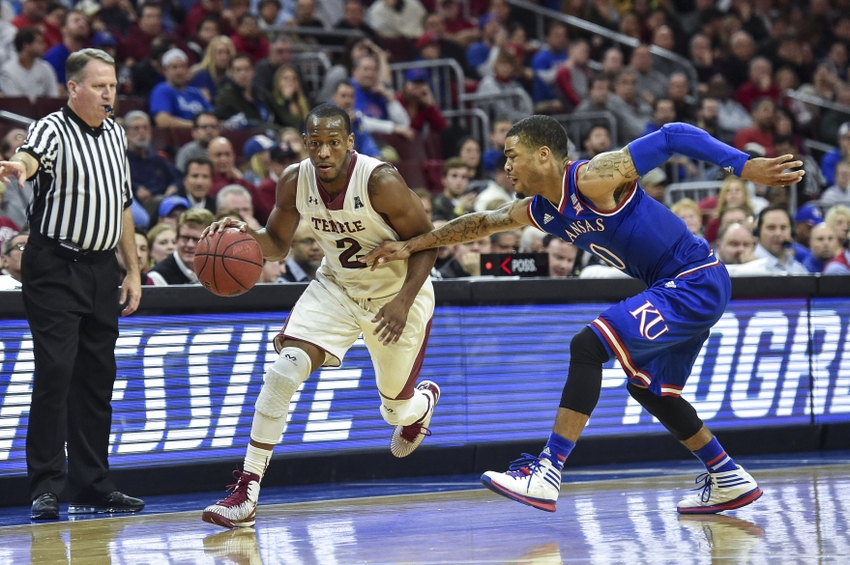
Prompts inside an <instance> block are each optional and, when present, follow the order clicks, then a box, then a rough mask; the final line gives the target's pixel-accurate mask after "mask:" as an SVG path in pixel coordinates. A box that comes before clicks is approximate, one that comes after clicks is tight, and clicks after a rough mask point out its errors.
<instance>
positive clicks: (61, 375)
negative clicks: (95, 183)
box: [21, 236, 120, 502]
mask: <svg viewBox="0 0 850 565" xmlns="http://www.w3.org/2000/svg"><path fill="white" fill-rule="evenodd" d="M41 239H42V238H39V239H38V240H37V241H36V242H34V241H33V237H32V236H31V237H30V241H29V242H27V248H26V250H25V252H24V254H23V258H22V264H21V270H22V283H23V285H22V286H23V288H22V292H23V299H24V308H25V310H26V314H27V320H28V321H29V325H30V331H31V332H32V337H33V351H34V357H35V371H34V374H33V385H32V404H31V406H30V413H29V423H28V425H27V443H26V454H27V475H28V477H29V485H30V495H31V497H32V499H33V500H35V499H36V498H37V497H38V496H40V495H42V494H44V493H45V492H52V493H55V494H57V495H60V496H61V495H62V494H63V489H65V488H67V490H65V496H67V497H68V498H69V499H70V500H71V501H73V502H89V501H97V500H99V499H100V498H102V497H103V496H105V495H107V494H109V493H111V492H112V491H114V490H115V486H114V485H113V484H112V482H111V481H110V479H109V478H108V477H107V471H108V469H109V463H108V452H109V431H110V426H111V423H112V405H111V401H112V388H113V385H114V383H115V375H116V364H115V342H116V340H117V338H118V301H119V298H120V294H119V289H118V262H117V259H116V257H115V253H114V252H103V253H100V254H98V255H96V257H95V258H94V259H91V258H84V259H83V260H79V261H70V260H68V259H64V258H62V257H58V256H56V254H55V253H54V249H53V247H52V246H51V245H49V244H45V242H44V241H42V240H41ZM66 441H67V446H68V455H67V484H66V457H65V443H66Z"/></svg>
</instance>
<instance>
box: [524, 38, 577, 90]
mask: <svg viewBox="0 0 850 565" xmlns="http://www.w3.org/2000/svg"><path fill="white" fill-rule="evenodd" d="M568 43H569V37H568V36H567V26H566V25H565V24H564V23H563V22H552V23H551V24H549V30H548V31H547V33H546V46H545V47H544V48H543V49H541V50H540V51H538V52H537V53H535V54H534V57H532V58H531V69H532V70H533V71H534V89H533V92H532V100H534V103H535V104H540V103H549V104H551V103H553V102H555V101H556V100H557V98H558V97H557V95H556V94H555V92H554V91H553V90H552V85H553V84H554V83H555V74H556V73H557V72H558V66H559V65H560V64H561V63H563V62H564V61H566V60H567V45H568Z"/></svg>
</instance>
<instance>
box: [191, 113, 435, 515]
mask: <svg viewBox="0 0 850 565" xmlns="http://www.w3.org/2000/svg"><path fill="white" fill-rule="evenodd" d="M304 143H305V145H306V146H307V149H308V151H309V155H310V157H309V159H305V160H304V161H301V163H299V164H296V165H292V166H290V167H289V168H287V169H286V171H285V172H284V174H283V177H282V178H281V179H280V181H279V182H278V184H277V194H276V201H275V208H274V210H273V211H272V213H271V215H270V216H269V220H268V223H267V224H266V227H265V229H261V230H258V231H254V230H251V229H249V228H248V226H247V225H246V224H245V223H244V222H241V221H236V220H232V219H225V220H221V221H219V222H216V223H214V224H212V225H211V226H210V227H209V228H208V229H207V233H211V232H217V231H221V230H223V229H225V228H227V227H238V228H239V229H241V230H242V231H244V232H246V233H249V234H250V235H251V236H253V237H254V239H256V240H257V242H258V243H259V244H260V247H261V248H262V250H263V256H264V257H265V258H266V259H270V260H280V259H283V257H285V256H286V254H287V252H288V251H289V247H290V244H291V243H292V238H293V236H294V234H295V230H296V228H297V227H298V223H299V221H301V219H302V218H303V219H305V220H306V221H307V222H309V224H310V226H311V228H312V232H313V237H315V239H316V240H317V241H318V242H319V244H320V245H321V246H322V249H323V250H324V252H325V258H324V260H323V261H322V264H321V266H320V267H319V269H318V271H317V273H316V279H315V280H313V281H312V282H311V283H310V284H309V285H308V287H307V290H306V291H305V292H304V294H303V295H302V296H301V298H300V299H299V300H298V302H297V303H296V304H295V307H294V308H293V309H292V312H291V313H290V315H289V318H288V319H287V321H286V324H285V325H284V327H283V330H281V332H280V334H279V335H278V336H277V337H276V338H275V349H276V350H277V351H278V353H279V354H280V355H279V357H278V359H277V361H275V363H274V364H273V365H272V366H271V367H270V368H269V370H268V371H267V372H266V375H265V380H264V383H263V388H262V390H261V391H260V394H259V396H258V397H257V402H256V404H255V406H254V420H253V425H252V427H251V441H250V443H249V445H248V449H247V452H246V455H245V461H244V466H243V470H242V471H238V470H237V471H234V476H235V477H236V478H237V482H236V485H234V487H233V490H232V491H231V493H230V494H229V495H228V496H227V498H225V499H224V500H220V501H218V502H217V503H215V504H213V505H211V506H208V507H207V508H206V509H204V513H203V520H204V521H205V522H211V523H213V524H218V525H220V526H224V527H227V528H232V527H239V526H252V525H253V524H254V516H255V512H256V507H257V497H258V495H259V492H260V481H261V480H262V477H263V472H264V471H265V469H266V467H267V465H268V463H269V459H270V458H271V455H272V450H273V449H274V445H275V444H276V443H278V442H279V441H280V439H281V435H282V434H283V431H284V428H285V427H286V419H287V414H288V412H289V401H290V399H291V397H292V395H293V393H294V392H295V391H296V389H297V388H298V387H299V385H301V383H302V382H304V381H305V380H306V379H307V377H308V376H309V375H310V373H311V372H312V371H313V369H317V368H319V367H323V366H328V367H337V366H339V365H340V363H341V362H342V358H343V357H344V356H345V353H346V352H347V351H348V349H349V348H350V347H351V346H352V345H353V344H354V342H355V340H356V339H357V338H358V337H359V336H360V334H361V332H362V334H363V339H364V341H365V343H366V347H367V348H368V350H369V353H370V355H371V357H372V363H373V364H374V367H375V379H376V381H377V385H378V393H379V395H380V398H381V406H380V412H381V416H383V418H384V420H385V421H386V422H387V423H388V424H390V425H392V426H394V427H395V428H394V430H393V433H392V438H391V440H390V450H391V451H392V453H393V455H395V456H396V457H405V456H407V455H409V454H410V453H411V452H413V450H414V449H416V448H417V447H418V446H419V444H420V443H422V440H423V439H424V438H425V435H426V434H427V433H428V425H429V423H430V421H431V416H432V415H433V413H434V406H435V405H436V404H437V400H438V399H439V397H440V389H439V387H438V386H437V385H436V384H435V383H433V382H431V381H422V382H420V383H419V384H418V385H417V384H416V378H417V376H418V373H419V368H420V366H421V363H422V357H423V356H424V353H425V344H426V341H427V338H428V331H429V328H430V322H431V317H432V315H433V312H434V289H433V286H432V285H431V280H430V278H429V276H428V275H429V272H430V271H431V267H433V265H434V260H435V259H436V257H437V252H436V250H428V251H424V252H422V253H417V254H414V255H412V256H411V257H410V259H409V260H408V261H407V262H399V263H393V265H394V266H395V265H397V267H395V268H392V269H379V270H377V271H372V270H370V269H369V268H367V266H366V265H364V264H363V263H361V262H359V261H358V258H359V257H361V256H362V255H365V252H366V251H365V250H368V249H373V248H375V247H377V246H378V244H380V243H381V242H382V241H383V240H386V239H391V240H406V239H409V238H411V237H414V236H416V235H420V234H424V233H428V232H429V231H431V229H432V225H431V221H430V220H429V219H428V217H427V216H426V214H425V210H424V208H423V207H422V203H421V201H420V199H419V197H418V196H417V195H416V194H415V193H414V192H413V191H411V190H410V189H409V188H408V187H407V184H406V183H405V182H404V179H402V178H401V175H399V173H398V171H397V170H396V169H395V168H394V167H392V166H391V165H387V164H386V163H383V162H382V161H378V160H377V159H373V158H371V157H367V156H365V155H360V154H358V153H355V152H354V150H353V147H354V135H353V134H352V133H351V122H350V119H349V117H348V113H347V112H346V111H345V110H343V109H342V108H340V107H338V106H334V105H331V104H323V105H321V106H318V107H316V108H314V109H313V110H312V111H311V112H310V113H309V114H308V115H307V118H306V120H305V135H304ZM205 235H206V233H205Z"/></svg>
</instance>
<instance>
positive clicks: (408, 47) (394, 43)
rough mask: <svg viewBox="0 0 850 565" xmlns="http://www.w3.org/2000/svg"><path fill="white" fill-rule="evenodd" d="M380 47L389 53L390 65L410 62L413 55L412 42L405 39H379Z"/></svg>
mask: <svg viewBox="0 0 850 565" xmlns="http://www.w3.org/2000/svg"><path fill="white" fill-rule="evenodd" d="M381 47H383V48H384V49H386V51H387V53H389V55H390V62H391V63H405V62H407V61H412V60H413V57H414V55H415V50H414V49H413V42H412V41H411V40H409V39H407V38H406V37H381Z"/></svg>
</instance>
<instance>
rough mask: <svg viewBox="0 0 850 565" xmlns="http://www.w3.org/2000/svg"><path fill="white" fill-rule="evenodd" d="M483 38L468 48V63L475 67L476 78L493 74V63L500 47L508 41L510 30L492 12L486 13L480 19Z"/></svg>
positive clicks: (472, 67) (470, 66)
mask: <svg viewBox="0 0 850 565" xmlns="http://www.w3.org/2000/svg"><path fill="white" fill-rule="evenodd" d="M478 27H479V28H480V29H481V40H480V41H476V42H475V43H473V44H472V45H470V46H469V47H467V48H466V64H467V65H468V66H469V68H470V69H475V72H476V74H477V75H478V76H477V77H475V78H484V77H485V76H490V75H492V74H493V63H494V61H495V60H496V55H498V53H499V48H500V47H501V46H502V45H504V44H505V42H507V41H508V30H507V29H505V26H503V25H502V24H500V23H499V21H498V20H497V19H496V18H494V17H493V16H491V15H490V14H484V15H483V16H481V18H480V19H479V20H478Z"/></svg>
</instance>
